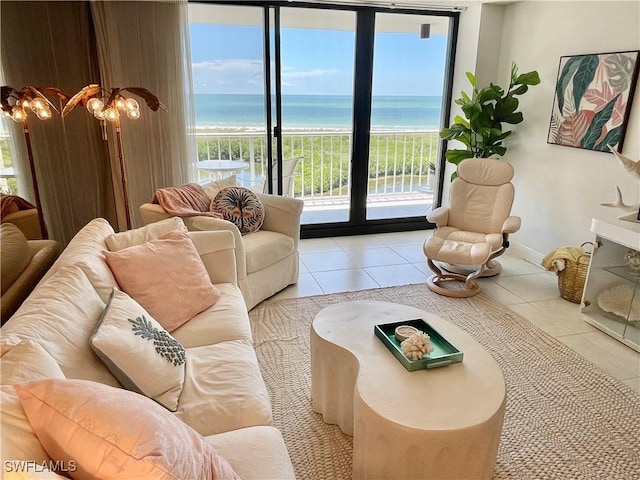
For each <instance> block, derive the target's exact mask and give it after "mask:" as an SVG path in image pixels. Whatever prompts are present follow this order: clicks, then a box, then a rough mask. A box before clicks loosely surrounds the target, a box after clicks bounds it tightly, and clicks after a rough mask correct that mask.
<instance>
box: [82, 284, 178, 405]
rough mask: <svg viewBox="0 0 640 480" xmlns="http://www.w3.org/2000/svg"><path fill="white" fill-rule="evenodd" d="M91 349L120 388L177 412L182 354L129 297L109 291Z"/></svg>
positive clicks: (115, 291) (143, 310)
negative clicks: (119, 384) (116, 380)
mask: <svg viewBox="0 0 640 480" xmlns="http://www.w3.org/2000/svg"><path fill="white" fill-rule="evenodd" d="M91 346H92V347H93V351H94V352H96V354H97V355H98V357H100V359H101V360H102V361H103V362H104V363H105V365H106V366H107V368H108V369H109V371H110V372H111V373H112V374H113V376H114V377H116V378H117V379H118V381H119V382H120V383H121V384H122V386H123V387H124V388H126V389H128V390H131V391H134V392H137V393H141V394H143V395H146V396H147V397H149V398H152V399H153V400H155V401H156V402H158V403H159V404H161V405H163V406H164V407H166V408H168V409H169V410H171V411H172V412H175V411H176V410H177V409H178V400H179V399H180V394H181V393H182V386H183V384H184V375H185V367H186V362H187V357H186V352H185V350H184V348H183V347H182V345H180V343H178V341H177V340H176V339H175V338H173V337H172V336H171V335H169V333H168V332H167V331H166V330H165V329H164V328H162V326H161V325H160V324H159V323H158V322H156V321H155V320H154V319H153V317H151V315H149V313H147V311H146V310H145V309H144V308H142V307H141V306H140V305H139V304H138V303H137V302H136V301H135V300H133V299H132V298H131V297H130V296H129V295H127V294H126V293H124V292H121V291H120V290H118V289H117V288H114V289H113V293H112V294H111V300H110V301H109V303H108V305H107V308H105V311H104V315H103V316H102V319H101V320H100V323H99V324H98V328H97V329H96V331H95V333H94V334H93V335H92V336H91Z"/></svg>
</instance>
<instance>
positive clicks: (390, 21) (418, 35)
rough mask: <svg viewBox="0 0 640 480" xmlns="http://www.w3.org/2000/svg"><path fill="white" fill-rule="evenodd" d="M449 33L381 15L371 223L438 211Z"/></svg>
mask: <svg viewBox="0 0 640 480" xmlns="http://www.w3.org/2000/svg"><path fill="white" fill-rule="evenodd" d="M448 31H449V19H448V18H446V17H433V16H425V15H408V14H397V13H377V14H376V19H375V39H374V60H373V89H372V92H373V95H372V107H371V130H370V143H369V145H370V147H369V168H368V184H367V202H366V209H367V213H366V218H367V219H368V220H371V219H391V218H398V217H404V218H406V217H415V216H424V215H425V214H426V213H427V212H428V211H429V210H430V209H431V208H432V207H433V204H434V200H435V195H434V194H435V192H436V188H437V178H436V175H435V172H436V165H437V161H438V157H437V153H438V143H439V140H438V131H439V129H440V119H441V109H442V95H443V85H444V72H445V67H446V51H447V34H448Z"/></svg>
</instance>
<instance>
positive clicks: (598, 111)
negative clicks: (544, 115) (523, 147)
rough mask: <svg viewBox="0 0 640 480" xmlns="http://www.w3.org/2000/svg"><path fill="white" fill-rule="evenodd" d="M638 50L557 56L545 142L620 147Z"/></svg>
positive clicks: (590, 147)
mask: <svg viewBox="0 0 640 480" xmlns="http://www.w3.org/2000/svg"><path fill="white" fill-rule="evenodd" d="M639 53H640V51H638V50H634V51H627V52H612V53H598V54H590V55H572V56H564V57H560V65H559V67H558V80H557V83H556V89H555V92H554V97H553V110H552V112H551V123H550V125H549V136H548V138H547V143H552V144H556V145H566V146H568V147H576V148H584V149H587V150H597V151H601V152H610V150H609V146H611V147H612V148H614V149H616V150H618V151H621V150H622V143H623V141H624V135H625V130H626V128H627V121H628V119H629V112H630V111H631V102H632V101H633V94H634V91H635V88H636V83H637V81H638V66H639V62H638V55H639Z"/></svg>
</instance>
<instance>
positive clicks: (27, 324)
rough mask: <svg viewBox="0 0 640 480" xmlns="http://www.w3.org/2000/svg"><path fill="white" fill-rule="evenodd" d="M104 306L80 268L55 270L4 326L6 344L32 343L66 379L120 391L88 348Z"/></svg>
mask: <svg viewBox="0 0 640 480" xmlns="http://www.w3.org/2000/svg"><path fill="white" fill-rule="evenodd" d="M105 306H106V305H105V303H104V302H103V301H102V299H101V298H100V297H99V296H98V294H97V293H96V291H95V289H94V288H93V286H92V285H91V283H90V282H89V279H88V278H87V276H86V275H85V274H84V272H83V271H82V269H81V268H80V267H78V266H76V265H71V266H68V267H63V268H60V269H57V271H56V272H55V273H54V274H53V275H52V276H51V277H50V278H49V279H48V280H47V282H46V283H44V284H41V285H40V286H39V287H38V288H36V289H35V290H34V291H33V292H32V293H31V295H30V296H29V298H28V301H26V302H24V303H23V304H22V306H21V307H20V309H19V310H18V311H17V312H16V313H15V315H14V316H13V317H12V318H11V321H9V322H7V323H6V324H5V325H3V327H2V342H3V344H5V345H6V346H15V345H18V344H19V343H20V342H22V341H23V340H33V341H35V342H37V343H39V344H40V345H41V346H42V347H43V348H44V349H45V350H46V351H47V352H48V353H49V354H50V355H51V357H53V358H54V359H55V361H56V363H57V364H58V365H59V366H60V369H61V370H62V371H63V372H64V374H65V376H66V377H67V378H81V379H86V380H95V381H96V382H100V383H106V384H108V385H113V386H120V383H119V382H118V381H117V380H116V379H115V377H114V376H113V375H112V374H111V373H110V372H109V370H108V369H107V367H106V366H105V365H104V363H102V361H101V360H100V359H99V358H98V356H97V355H96V354H95V353H94V352H93V350H92V349H91V345H90V344H89V337H91V334H92V333H93V331H94V330H95V329H96V326H97V325H98V321H99V320H100V317H101V316H102V312H103V311H104V308H105ZM3 348H6V347H3Z"/></svg>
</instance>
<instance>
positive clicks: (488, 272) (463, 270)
mask: <svg viewBox="0 0 640 480" xmlns="http://www.w3.org/2000/svg"><path fill="white" fill-rule="evenodd" d="M438 265H439V266H440V268H442V269H443V270H446V271H447V272H450V273H457V274H458V275H464V276H465V277H466V276H467V275H469V274H470V273H472V272H475V271H476V270H478V266H477V265H454V264H452V263H446V262H438ZM501 271H502V265H500V262H498V261H496V260H489V261H488V262H487V265H486V266H485V269H484V272H482V273H481V274H480V275H479V278H485V277H495V276H496V275H498V274H499V273H500V272H501Z"/></svg>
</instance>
